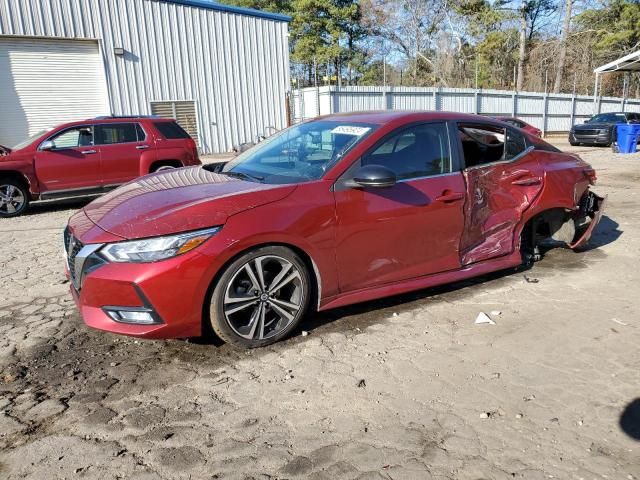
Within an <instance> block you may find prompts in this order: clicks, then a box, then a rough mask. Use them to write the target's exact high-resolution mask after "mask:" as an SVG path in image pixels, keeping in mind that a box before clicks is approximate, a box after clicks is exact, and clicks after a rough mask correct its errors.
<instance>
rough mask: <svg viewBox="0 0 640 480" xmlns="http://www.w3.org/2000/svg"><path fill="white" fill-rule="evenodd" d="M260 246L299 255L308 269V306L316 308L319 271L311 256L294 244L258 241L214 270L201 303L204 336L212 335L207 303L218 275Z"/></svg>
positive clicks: (318, 294)
mask: <svg viewBox="0 0 640 480" xmlns="http://www.w3.org/2000/svg"><path fill="white" fill-rule="evenodd" d="M262 247H284V248H288V249H289V250H291V251H292V252H294V253H295V254H296V255H298V256H299V257H300V259H301V260H302V262H303V263H304V265H305V267H307V270H308V271H309V280H310V284H311V298H310V299H309V305H310V308H313V310H314V311H317V310H318V300H319V296H320V284H319V282H320V278H319V277H320V273H319V272H318V271H317V269H316V267H315V264H314V263H313V260H312V259H311V256H310V255H309V254H308V253H307V252H305V251H304V250H303V249H301V248H299V247H296V246H295V245H291V244H289V243H282V242H273V243H260V244H257V245H252V246H251V247H249V248H246V249H244V250H242V251H240V252H238V253H237V254H236V255H234V256H233V257H231V258H230V259H229V260H227V261H226V262H225V263H224V265H222V267H220V269H219V270H218V271H217V272H216V274H215V276H214V277H213V280H211V284H210V285H209V287H208V288H207V293H206V295H205V297H204V298H205V301H204V302H203V304H202V333H203V335H204V336H207V337H210V336H211V335H213V328H212V327H211V322H210V318H209V315H210V312H209V304H210V302H211V295H212V294H213V290H214V288H215V286H216V284H217V283H218V281H219V280H220V277H221V276H222V275H223V273H224V272H225V270H226V269H227V268H228V267H229V265H231V264H232V263H233V262H235V261H236V260H237V259H238V258H240V257H241V256H242V255H244V254H245V253H247V252H250V251H252V250H255V249H258V248H262Z"/></svg>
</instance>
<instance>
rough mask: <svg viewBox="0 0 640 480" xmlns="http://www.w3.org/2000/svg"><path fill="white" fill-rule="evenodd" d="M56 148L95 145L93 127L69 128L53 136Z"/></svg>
mask: <svg viewBox="0 0 640 480" xmlns="http://www.w3.org/2000/svg"><path fill="white" fill-rule="evenodd" d="M51 140H52V141H53V144H54V145H55V146H56V148H77V147H87V146H89V145H93V129H92V128H91V127H74V128H69V129H67V130H65V131H63V132H60V133H59V134H57V135H55V136H54V137H52V138H51Z"/></svg>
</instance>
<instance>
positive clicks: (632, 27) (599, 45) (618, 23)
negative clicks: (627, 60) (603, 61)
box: [576, 0, 640, 57]
mask: <svg viewBox="0 0 640 480" xmlns="http://www.w3.org/2000/svg"><path fill="white" fill-rule="evenodd" d="M576 22H577V24H578V26H579V28H580V29H582V30H585V31H590V33H592V34H593V36H594V37H595V40H596V41H595V44H594V48H595V49H596V51H597V53H599V54H601V55H604V56H607V57H616V56H619V55H622V54H624V53H629V52H630V51H632V50H633V49H635V48H638V47H639V46H640V2H636V1H633V0H626V1H625V0H613V1H610V2H609V3H608V4H607V5H606V6H605V7H604V8H598V9H591V10H587V11H585V12H583V13H582V14H580V15H579V16H578V18H577V19H576Z"/></svg>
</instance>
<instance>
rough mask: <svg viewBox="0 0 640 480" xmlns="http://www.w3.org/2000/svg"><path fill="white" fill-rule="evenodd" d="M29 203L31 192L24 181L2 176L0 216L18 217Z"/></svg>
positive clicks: (0, 183)
mask: <svg viewBox="0 0 640 480" xmlns="http://www.w3.org/2000/svg"><path fill="white" fill-rule="evenodd" d="M28 205H29V192H28V191H27V189H26V188H25V187H24V185H23V184H22V183H20V182H18V181H16V180H13V179H11V178H9V179H1V178H0V218H2V217H5V218H6V217H17V216H18V215H21V214H22V213H23V212H24V211H25V210H26V209H27V206H28Z"/></svg>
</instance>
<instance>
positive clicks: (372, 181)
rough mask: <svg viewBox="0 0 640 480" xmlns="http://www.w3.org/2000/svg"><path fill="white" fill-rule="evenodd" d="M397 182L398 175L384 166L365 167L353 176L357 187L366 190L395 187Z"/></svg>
mask: <svg viewBox="0 0 640 480" xmlns="http://www.w3.org/2000/svg"><path fill="white" fill-rule="evenodd" d="M397 181H398V179H397V178H396V174H395V173H393V172H392V171H391V170H389V169H388V168H387V167H383V166H382V165H365V166H364V167H361V168H360V169H359V170H358V171H357V172H356V173H355V175H354V176H353V182H354V183H355V184H356V186H360V187H366V188H388V187H393V186H394V185H395V184H396V182H397Z"/></svg>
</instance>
